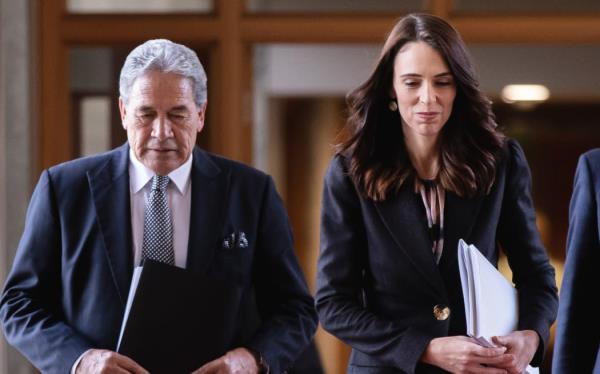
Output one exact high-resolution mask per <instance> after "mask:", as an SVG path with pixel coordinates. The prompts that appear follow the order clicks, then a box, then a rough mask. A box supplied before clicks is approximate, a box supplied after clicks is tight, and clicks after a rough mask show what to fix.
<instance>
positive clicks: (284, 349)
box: [247, 178, 317, 373]
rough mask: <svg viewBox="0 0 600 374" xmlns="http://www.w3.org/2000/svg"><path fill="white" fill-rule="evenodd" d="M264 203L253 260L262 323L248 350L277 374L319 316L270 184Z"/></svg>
mask: <svg viewBox="0 0 600 374" xmlns="http://www.w3.org/2000/svg"><path fill="white" fill-rule="evenodd" d="M262 199H263V202H262V208H261V212H260V218H259V229H258V230H259V232H258V241H257V254H256V258H255V259H254V261H255V265H254V266H255V270H254V273H255V274H256V275H255V290H256V302H257V305H258V309H259V313H260V316H261V320H262V323H261V325H260V328H259V330H258V332H257V333H256V334H255V335H254V336H253V338H252V339H251V341H250V342H249V343H248V344H247V346H248V347H249V348H251V349H253V350H254V351H257V352H260V353H261V355H262V356H263V358H264V359H265V361H266V362H267V364H268V365H269V368H270V372H271V373H280V372H283V371H285V370H287V369H288V368H289V367H291V365H292V364H293V361H294V360H295V359H296V358H297V356H298V355H299V354H300V353H301V352H302V351H304V349H305V348H306V347H307V346H308V344H309V342H310V340H311V339H312V337H313V335H314V332H315V330H316V328H317V315H316V313H315V311H314V305H313V298H312V296H311V295H310V293H309V291H308V287H307V285H306V281H305V279H304V276H303V274H302V270H301V269H300V266H299V265H298V262H297V260H296V256H295V254H294V249H293V248H294V247H293V242H292V234H291V230H290V225H289V222H288V217H287V214H286V212H285V209H284V206H283V203H282V201H281V199H280V198H279V195H278V194H277V192H276V190H275V186H274V184H273V181H272V180H271V178H269V179H268V181H267V183H266V186H265V189H264V192H263V196H262Z"/></svg>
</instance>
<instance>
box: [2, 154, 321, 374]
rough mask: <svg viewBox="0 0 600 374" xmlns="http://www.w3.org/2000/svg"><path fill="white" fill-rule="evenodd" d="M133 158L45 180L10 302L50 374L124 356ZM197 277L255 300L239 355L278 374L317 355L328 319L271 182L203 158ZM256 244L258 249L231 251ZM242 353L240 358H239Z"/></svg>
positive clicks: (75, 166)
mask: <svg viewBox="0 0 600 374" xmlns="http://www.w3.org/2000/svg"><path fill="white" fill-rule="evenodd" d="M128 152H129V147H128V146H127V145H123V146H122V147H120V148H118V149H116V150H113V151H110V152H107V153H104V154H101V155H97V156H93V157H87V158H83V159H78V160H75V161H71V162H67V163H64V164H61V165H58V166H55V167H52V168H50V169H48V170H46V171H44V172H43V173H42V175H41V177H40V180H39V183H38V185H37V187H36V189H35V192H34V193H33V197H32V199H31V203H30V205H29V210H28V213H27V220H26V223H25V229H24V232H23V237H22V239H21V242H20V244H19V248H18V250H17V255H16V258H15V261H14V263H13V267H12V270H11V272H10V274H9V275H8V278H7V280H6V284H5V288H4V292H3V294H2V298H1V299H0V319H1V321H2V325H3V328H4V332H5V334H6V337H7V340H8V341H9V343H11V344H12V345H14V346H15V347H16V348H17V349H18V350H19V351H21V352H22V353H23V354H24V355H25V356H26V357H27V358H28V359H29V360H30V361H31V362H32V363H33V364H34V365H35V366H36V367H37V368H39V369H40V370H41V371H43V372H44V373H61V374H65V373H68V372H69V371H70V370H71V366H72V365H73V363H74V361H75V360H76V359H77V357H79V356H80V355H81V354H82V353H83V352H85V351H86V350H87V349H89V348H106V349H112V350H114V349H115V348H116V343H117V338H118V334H119V327H120V325H121V320H122V318H123V312H124V307H125V302H126V300H127V293H128V289H129V284H130V281H131V274H132V268H133V264H132V249H131V248H132V244H131V243H132V241H131V218H130V217H131V214H130V201H129V200H130V198H129V196H130V193H129V172H128V163H129V157H128ZM191 178H192V208H191V217H190V233H189V245H188V257H187V268H188V269H191V270H193V271H196V272H199V273H205V274H210V275H214V276H217V277H225V278H227V279H229V280H231V281H233V282H235V283H237V284H238V285H241V286H242V287H243V288H244V293H243V295H242V300H241V301H240V303H239V305H240V308H239V310H238V316H239V320H238V321H237V324H236V328H235V329H234V330H235V331H236V339H235V340H236V341H235V345H244V346H247V347H249V348H252V349H254V350H256V351H258V352H261V353H262V355H263V356H264V358H265V359H266V361H267V363H268V364H269V365H270V366H271V370H272V372H273V373H279V372H281V371H283V370H285V369H287V368H288V367H289V366H290V365H291V364H292V362H293V360H294V359H295V358H296V357H297V355H298V354H299V353H300V352H301V351H302V350H303V349H304V348H305V347H306V346H307V345H308V343H309V340H310V338H311V337H312V335H313V333H314V331H315V328H316V319H317V317H316V313H315V312H314V309H313V301H312V298H311V296H310V294H309V293H308V289H307V286H306V283H305V281H304V278H303V275H302V272H301V270H300V268H299V266H298V263H297V261H296V257H295V255H294V251H293V246H292V236H291V232H290V228H289V224H288V219H287V215H286V213H285V210H284V207H283V204H282V202H281V200H280V198H279V196H278V195H277V193H276V191H275V187H274V185H273V182H272V180H271V179H270V177H268V176H267V175H265V174H263V173H261V172H259V171H257V170H254V169H252V168H250V167H247V166H244V165H242V164H239V163H236V162H233V161H229V160H226V159H223V158H220V157H218V156H214V155H211V154H208V153H206V152H204V151H202V150H200V149H198V148H196V149H195V150H194V157H193V166H192V171H191ZM239 232H244V233H245V237H246V240H247V246H238V245H235V246H231V245H225V243H224V241H225V239H226V238H228V237H230V235H231V234H232V233H238V235H239ZM232 348H233V347H232Z"/></svg>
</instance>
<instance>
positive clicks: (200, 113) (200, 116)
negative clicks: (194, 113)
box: [196, 101, 208, 132]
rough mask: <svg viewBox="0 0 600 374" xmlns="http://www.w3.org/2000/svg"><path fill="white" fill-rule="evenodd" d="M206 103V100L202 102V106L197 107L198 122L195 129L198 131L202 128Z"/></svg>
mask: <svg viewBox="0 0 600 374" xmlns="http://www.w3.org/2000/svg"><path fill="white" fill-rule="evenodd" d="M207 105H208V101H207V102H205V103H204V104H202V106H201V107H200V108H199V109H198V123H197V127H196V129H197V130H198V132H200V131H202V129H203V128H204V121H205V119H206V107H207Z"/></svg>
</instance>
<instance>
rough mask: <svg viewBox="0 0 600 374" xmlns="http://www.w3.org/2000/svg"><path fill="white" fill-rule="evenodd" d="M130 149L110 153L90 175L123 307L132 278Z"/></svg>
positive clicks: (100, 223) (109, 259)
mask: <svg viewBox="0 0 600 374" xmlns="http://www.w3.org/2000/svg"><path fill="white" fill-rule="evenodd" d="M128 157H129V147H128V146H127V144H125V145H123V146H121V147H119V148H118V149H116V150H115V151H113V152H111V157H110V159H109V160H108V162H107V163H106V164H105V165H104V166H103V167H101V168H99V169H97V170H92V171H89V172H88V173H87V176H88V181H89V184H90V189H91V192H92V198H93V200H94V205H95V207H96V215H97V219H98V224H99V226H100V230H101V231H102V236H103V238H104V246H105V250H106V256H107V259H108V263H109V267H110V270H111V273H112V277H113V280H114V282H115V285H116V287H117V290H118V293H119V297H120V299H121V302H122V303H123V305H125V303H126V300H127V294H128V292H129V284H130V282H131V274H132V266H133V260H132V244H131V243H132V242H131V213H130V201H129V200H130V199H129V172H128V165H129V158H128Z"/></svg>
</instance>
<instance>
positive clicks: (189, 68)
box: [119, 39, 207, 107]
mask: <svg viewBox="0 0 600 374" xmlns="http://www.w3.org/2000/svg"><path fill="white" fill-rule="evenodd" d="M148 71H159V72H162V73H174V74H178V75H181V76H183V77H185V78H188V79H189V80H190V81H191V82H192V89H193V91H194V102H195V103H196V105H198V106H199V107H200V106H202V105H204V103H206V99H207V98H206V96H207V92H206V91H207V86H206V73H205V72H204V68H203V67H202V64H201V63H200V60H199V59H198V55H196V52H194V51H192V50H191V49H189V48H188V47H186V46H184V45H182V44H177V43H173V42H172V41H170V40H167V39H153V40H148V41H147V42H145V43H143V44H140V45H139V46H137V47H135V48H134V49H133V51H131V52H130V53H129V55H128V56H127V59H125V63H124V64H123V68H122V69H121V75H120V77H119V95H120V96H121V100H123V102H124V103H125V104H127V103H128V100H129V93H130V92H131V87H132V86H133V83H134V82H135V80H136V79H137V78H138V77H139V76H141V75H143V74H144V73H146V72H148Z"/></svg>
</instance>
